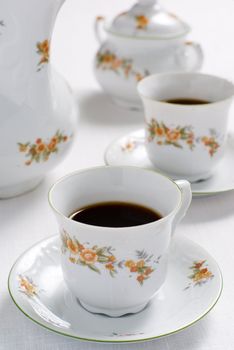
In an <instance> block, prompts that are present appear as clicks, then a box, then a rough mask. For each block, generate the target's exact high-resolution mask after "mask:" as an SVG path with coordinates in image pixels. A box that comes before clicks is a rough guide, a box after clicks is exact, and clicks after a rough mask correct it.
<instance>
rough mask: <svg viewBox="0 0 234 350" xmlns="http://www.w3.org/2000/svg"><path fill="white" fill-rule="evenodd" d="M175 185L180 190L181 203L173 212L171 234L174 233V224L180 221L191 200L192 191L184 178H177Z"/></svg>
mask: <svg viewBox="0 0 234 350" xmlns="http://www.w3.org/2000/svg"><path fill="white" fill-rule="evenodd" d="M175 183H176V184H177V186H178V187H179V189H180V191H181V205H180V207H179V209H178V211H177V213H176V214H175V217H174V219H173V222H172V234H174V232H175V229H176V226H177V225H178V224H179V223H180V221H181V220H182V219H183V217H184V216H185V214H186V212H187V210H188V208H189V206H190V204H191V200H192V191H191V186H190V183H189V182H188V181H186V180H178V181H175Z"/></svg>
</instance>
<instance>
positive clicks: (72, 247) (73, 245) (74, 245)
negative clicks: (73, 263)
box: [67, 238, 79, 254]
mask: <svg viewBox="0 0 234 350" xmlns="http://www.w3.org/2000/svg"><path fill="white" fill-rule="evenodd" d="M67 247H68V249H69V250H70V252H71V253H72V254H78V253H79V246H78V244H77V243H76V242H74V241H73V240H72V239H70V238H68V240H67Z"/></svg>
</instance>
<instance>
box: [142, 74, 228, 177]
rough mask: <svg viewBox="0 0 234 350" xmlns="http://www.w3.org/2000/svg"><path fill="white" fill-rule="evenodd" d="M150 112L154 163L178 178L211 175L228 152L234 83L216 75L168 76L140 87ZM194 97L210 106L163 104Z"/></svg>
mask: <svg viewBox="0 0 234 350" xmlns="http://www.w3.org/2000/svg"><path fill="white" fill-rule="evenodd" d="M138 92H139V94H140V96H141V98H142V101H143V104H144V110H145V130H146V150H147V153H148V156H149V158H150V160H151V162H152V163H153V164H154V165H155V166H156V168H158V169H160V170H162V171H163V172H165V173H166V174H168V175H169V176H171V177H173V178H174V179H177V178H186V179H187V180H189V181H190V182H193V181H198V180H203V179H206V178H208V177H209V176H211V174H212V171H213V169H214V168H215V166H216V165H217V164H218V162H219V161H220V159H221V158H222V156H223V155H224V152H225V141H226V136H227V124H228V112H229V108H230V105H231V102H232V98H233V95H234V85H233V84H232V83H231V82H229V81H227V80H225V79H223V78H219V77H216V76H212V75H207V74H200V73H165V74H158V75H152V76H149V77H147V78H145V79H143V80H142V81H141V82H140V83H139V84H138ZM179 98H187V99H189V98H191V99H198V100H204V101H209V102H210V103H207V104H198V105H185V104H175V103H167V102H163V101H165V100H170V99H179Z"/></svg>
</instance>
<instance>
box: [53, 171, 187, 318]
mask: <svg viewBox="0 0 234 350" xmlns="http://www.w3.org/2000/svg"><path fill="white" fill-rule="evenodd" d="M106 201H124V202H132V203H137V204H141V205H143V206H147V207H149V208H152V209H155V210H157V211H159V212H160V213H161V214H162V215H163V218H162V219H160V220H158V221H155V222H152V223H149V224H145V225H141V226H134V227H127V228H125V227H123V228H108V227H98V226H92V225H87V224H82V223H79V222H76V221H73V220H71V219H69V218H68V216H69V215H70V214H71V213H73V212H74V211H75V210H76V209H79V208H82V207H84V206H87V205H90V204H94V203H98V202H106ZM190 201H191V189H190V184H189V183H188V182H187V181H184V180H181V181H178V183H175V182H173V181H172V180H170V179H169V178H167V177H165V176H163V175H161V174H159V173H156V172H154V171H150V170H144V169H140V168H136V167H99V168H93V169H89V170H83V171H80V172H77V173H74V174H71V175H68V176H66V177H64V178H62V179H61V180H59V181H58V182H57V183H56V184H55V185H54V186H53V187H52V189H51V190H50V193H49V202H50V205H51V207H52V209H53V211H54V213H55V215H56V218H57V221H58V224H59V229H60V235H61V245H62V250H61V261H62V270H63V274H64V279H65V281H66V283H67V286H68V287H69V289H70V290H71V291H72V293H73V295H74V296H75V297H77V298H78V299H79V301H80V303H81V304H82V305H83V306H84V307H85V308H86V309H87V310H89V311H91V312H98V313H104V314H107V315H109V316H121V315H123V314H126V313H135V312H138V311H140V310H141V309H143V308H144V307H145V305H146V304H147V303H148V302H149V300H150V299H151V298H152V297H153V296H154V295H155V293H156V292H157V291H158V289H159V288H160V287H161V286H162V284H163V282H164V280H165V278H166V269H167V255H168V248H169V244H170V240H171V233H172V232H173V231H174V228H175V226H176V225H177V223H178V222H179V221H180V219H181V218H182V217H183V216H184V215H185V213H186V211H187V209H188V207H189V205H190ZM116 215H117V214H116Z"/></svg>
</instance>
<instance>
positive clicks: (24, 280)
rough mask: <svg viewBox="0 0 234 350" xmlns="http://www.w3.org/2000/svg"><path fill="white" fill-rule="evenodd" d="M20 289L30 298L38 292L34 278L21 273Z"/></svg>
mask: <svg viewBox="0 0 234 350" xmlns="http://www.w3.org/2000/svg"><path fill="white" fill-rule="evenodd" d="M19 290H20V292H22V293H24V294H25V295H26V296H27V297H30V298H32V297H34V296H36V295H37V294H38V287H37V286H36V284H34V283H33V280H32V279H31V278H29V277H27V276H22V275H19Z"/></svg>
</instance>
